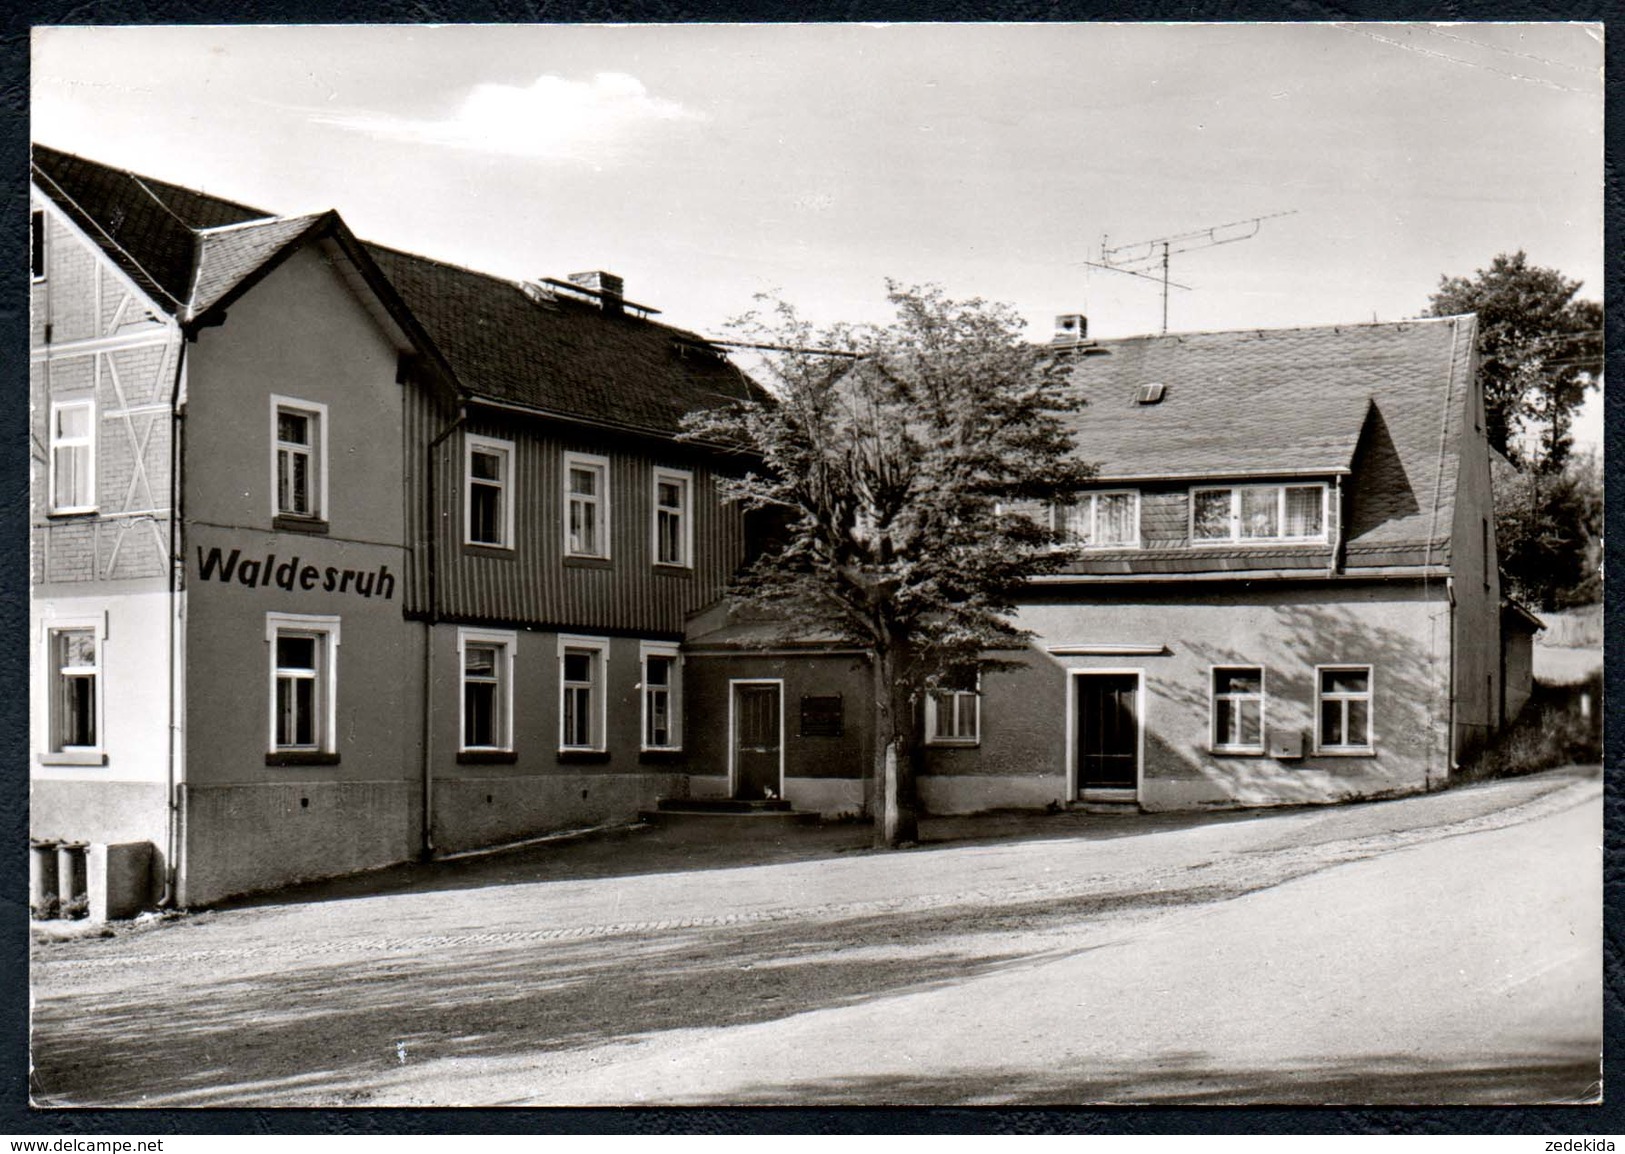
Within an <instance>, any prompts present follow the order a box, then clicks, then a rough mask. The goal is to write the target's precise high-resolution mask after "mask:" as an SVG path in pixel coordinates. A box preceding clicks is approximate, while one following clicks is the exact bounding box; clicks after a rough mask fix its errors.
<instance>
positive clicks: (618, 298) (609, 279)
mask: <svg viewBox="0 0 1625 1154" xmlns="http://www.w3.org/2000/svg"><path fill="white" fill-rule="evenodd" d="M570 283H571V284H573V285H577V286H579V287H580V288H584V289H586V290H587V291H588V292H591V293H597V294H598V303H599V305H600V306H601V307H602V308H603V310H604V311H605V312H606V313H618V312H620V311H621V309H622V302H623V301H624V300H625V297H624V296H623V295H622V292H621V288H622V282H621V278H620V277H618V276H616V275H615V274H614V273H612V272H603V271H601V270H596V269H595V270H594V271H592V272H573V273H571V274H570Z"/></svg>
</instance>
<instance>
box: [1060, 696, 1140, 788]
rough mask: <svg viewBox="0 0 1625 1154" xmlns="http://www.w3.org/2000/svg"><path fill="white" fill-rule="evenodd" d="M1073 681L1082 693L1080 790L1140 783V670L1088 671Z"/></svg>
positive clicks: (1079, 733) (1080, 711)
mask: <svg viewBox="0 0 1625 1154" xmlns="http://www.w3.org/2000/svg"><path fill="white" fill-rule="evenodd" d="M1073 680H1074V681H1076V682H1077V688H1076V693H1077V695H1078V701H1077V711H1078V712H1077V717H1078V726H1077V742H1078V749H1077V756H1078V790H1079V791H1080V792H1081V791H1083V790H1086V789H1135V788H1138V785H1139V777H1140V718H1139V700H1138V699H1139V689H1140V677H1139V674H1137V673H1085V674H1080V675H1078V676H1077V677H1075V678H1074V679H1073Z"/></svg>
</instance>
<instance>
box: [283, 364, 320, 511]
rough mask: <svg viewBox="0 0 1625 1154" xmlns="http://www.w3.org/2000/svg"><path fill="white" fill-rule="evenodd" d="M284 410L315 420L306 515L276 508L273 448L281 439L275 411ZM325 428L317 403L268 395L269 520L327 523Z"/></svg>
mask: <svg viewBox="0 0 1625 1154" xmlns="http://www.w3.org/2000/svg"><path fill="white" fill-rule="evenodd" d="M279 409H287V410H288V411H289V412H293V413H303V414H305V415H306V416H313V417H315V418H316V443H315V444H314V445H312V446H311V449H310V455H311V459H312V460H313V461H314V463H315V465H316V494H315V496H316V508H314V509H312V510H311V511H310V512H309V513H285V512H283V511H282V510H281V509H278V508H277V470H276V460H277V451H278V449H277V446H279V445H280V444H281V443H282V438H281V437H279V436H277V420H276V416H277V410H279ZM328 438H329V427H328V424H327V406H326V405H324V404H322V403H321V402H320V401H302V400H300V399H299V398H298V397H284V396H282V395H280V394H278V393H272V394H271V516H272V517H294V518H301V517H309V518H311V519H312V520H316V521H325V520H327V465H328V459H329V455H328V452H327V442H328Z"/></svg>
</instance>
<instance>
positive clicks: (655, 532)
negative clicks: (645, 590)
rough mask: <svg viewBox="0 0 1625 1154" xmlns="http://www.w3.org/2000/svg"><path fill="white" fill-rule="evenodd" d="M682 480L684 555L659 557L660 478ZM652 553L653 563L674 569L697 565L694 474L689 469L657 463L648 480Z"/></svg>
mask: <svg viewBox="0 0 1625 1154" xmlns="http://www.w3.org/2000/svg"><path fill="white" fill-rule="evenodd" d="M661 481H680V482H682V485H683V533H682V537H683V541H682V548H683V556H682V559H681V560H679V561H662V560H661V559H660V482H661ZM649 557H650V559H651V563H652V564H655V565H662V566H665V567H667V568H672V569H692V568H694V474H693V473H691V472H689V471H688V470H686V469H667V468H665V467H664V466H661V465H656V466H655V467H654V470H653V474H652V476H651V478H650V482H649Z"/></svg>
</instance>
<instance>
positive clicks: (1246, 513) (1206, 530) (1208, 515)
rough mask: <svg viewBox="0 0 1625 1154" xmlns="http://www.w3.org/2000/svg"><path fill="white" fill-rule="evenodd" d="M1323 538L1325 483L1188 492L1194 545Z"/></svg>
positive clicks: (1317, 539)
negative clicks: (1189, 493) (1189, 494)
mask: <svg viewBox="0 0 1625 1154" xmlns="http://www.w3.org/2000/svg"><path fill="white" fill-rule="evenodd" d="M1325 539H1326V486H1325V485H1319V484H1316V485H1238V486H1234V487H1230V488H1213V489H1192V490H1191V540H1192V541H1195V542H1197V543H1198V544H1208V543H1212V542H1223V541H1324V540H1325Z"/></svg>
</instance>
